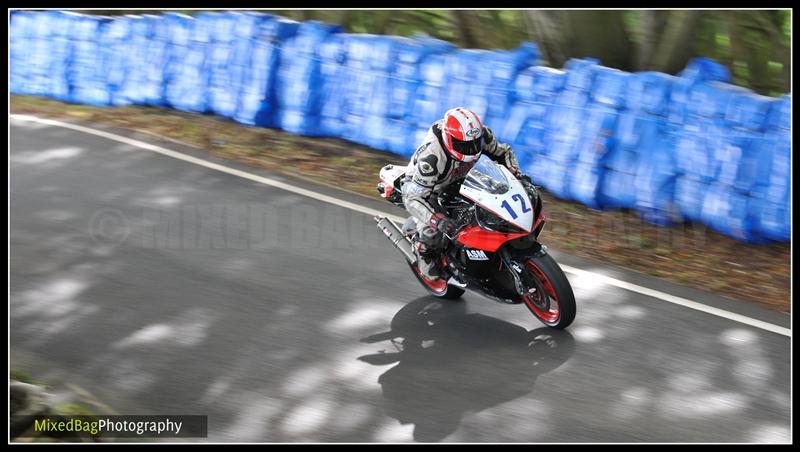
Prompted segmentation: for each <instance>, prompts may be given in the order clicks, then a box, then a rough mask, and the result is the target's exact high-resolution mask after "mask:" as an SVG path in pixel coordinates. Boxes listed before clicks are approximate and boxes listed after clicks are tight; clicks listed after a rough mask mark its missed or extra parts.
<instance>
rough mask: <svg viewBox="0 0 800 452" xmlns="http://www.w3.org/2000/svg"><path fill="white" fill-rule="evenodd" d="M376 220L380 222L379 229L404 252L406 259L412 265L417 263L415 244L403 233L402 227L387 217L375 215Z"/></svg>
mask: <svg viewBox="0 0 800 452" xmlns="http://www.w3.org/2000/svg"><path fill="white" fill-rule="evenodd" d="M374 220H375V222H376V223H377V224H378V229H380V230H381V231H383V233H384V235H386V238H388V239H389V241H390V242H392V245H394V246H395V247H396V248H397V249H398V250H400V252H401V253H403V256H405V258H406V260H407V261H408V262H409V263H410V264H411V265H414V264H415V263H417V254H416V253H414V245H413V244H412V243H411V240H409V239H408V237H406V236H405V235H404V234H403V232H402V231H401V230H400V228H399V227H397V225H396V224H395V223H394V221H392V220H390V219H388V218H386V217H374Z"/></svg>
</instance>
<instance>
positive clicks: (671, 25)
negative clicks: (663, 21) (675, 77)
mask: <svg viewBox="0 0 800 452" xmlns="http://www.w3.org/2000/svg"><path fill="white" fill-rule="evenodd" d="M702 15H703V12H702V11H697V10H690V11H670V15H669V19H668V22H667V25H666V28H665V30H664V34H663V36H662V37H661V40H660V42H659V43H658V47H657V48H656V52H655V55H654V60H653V62H654V64H653V69H655V70H657V71H661V72H666V73H668V74H675V73H678V72H680V71H681V70H682V69H683V68H684V67H686V63H688V62H689V59H690V58H692V57H693V56H694V48H693V46H692V44H693V39H694V36H695V33H696V31H697V27H698V26H699V25H700V21H701V19H702Z"/></svg>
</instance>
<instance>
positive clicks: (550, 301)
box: [522, 260, 561, 323]
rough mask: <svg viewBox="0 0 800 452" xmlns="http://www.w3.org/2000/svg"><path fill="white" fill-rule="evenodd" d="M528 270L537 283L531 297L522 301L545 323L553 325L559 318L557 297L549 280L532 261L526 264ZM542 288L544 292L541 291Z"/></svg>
mask: <svg viewBox="0 0 800 452" xmlns="http://www.w3.org/2000/svg"><path fill="white" fill-rule="evenodd" d="M526 265H527V267H528V269H529V270H530V271H531V272H532V273H533V276H534V277H535V278H536V280H537V281H538V284H536V285H537V286H539V287H536V288H535V289H536V292H535V294H534V295H533V296H529V295H525V296H523V297H522V300H523V301H524V302H525V304H526V305H527V306H528V309H530V310H531V311H533V313H534V314H536V316H537V317H539V318H540V319H541V320H542V321H543V322H545V323H555V322H557V321H558V319H559V317H561V309H560V305H559V302H558V295H557V294H556V289H555V287H553V283H551V282H550V278H548V277H547V275H546V274H545V273H544V272H543V271H542V269H541V268H539V266H538V265H536V264H535V263H534V262H533V261H532V260H528V261H527V262H526ZM542 288H544V291H542V290H541V289H542Z"/></svg>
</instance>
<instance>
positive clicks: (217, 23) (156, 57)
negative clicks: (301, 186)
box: [9, 11, 791, 243]
mask: <svg viewBox="0 0 800 452" xmlns="http://www.w3.org/2000/svg"><path fill="white" fill-rule="evenodd" d="M9 44H10V49H9V75H10V79H9V90H10V92H12V93H15V94H32V95H41V96H48V97H52V98H55V99H60V100H64V101H69V102H77V103H84V104H91V105H129V104H142V105H154V106H167V107H172V108H177V109H180V110H184V111H192V112H212V113H215V114H217V115H220V116H224V117H231V118H233V119H235V120H236V121H239V122H241V123H244V124H249V125H255V126H262V127H280V128H282V129H284V130H286V131H289V132H292V133H298V134H304V135H312V136H319V135H324V136H331V137H338V138H344V139H347V140H350V141H353V142H356V143H361V144H365V145H368V146H371V147H373V148H377V149H383V150H388V151H391V152H395V153H397V154H400V155H403V156H410V155H411V154H412V153H413V152H414V150H415V149H416V146H417V145H418V144H419V143H420V142H421V141H422V140H423V137H424V136H425V134H426V133H427V131H428V128H429V127H430V124H431V123H432V122H433V121H435V120H438V119H440V118H441V117H442V114H443V113H444V111H446V110H447V109H449V108H452V107H454V106H465V107H468V108H471V109H473V110H475V111H476V113H477V114H478V115H479V116H480V117H481V119H482V120H483V122H484V124H485V125H487V126H489V127H490V128H492V129H493V131H494V133H495V134H496V135H497V137H498V138H499V139H500V140H501V141H503V142H507V143H510V144H511V145H512V146H513V147H514V149H515V151H516V153H517V156H518V159H519V161H520V164H521V166H522V167H523V169H524V170H525V171H526V172H527V173H528V174H530V175H531V176H532V177H533V179H534V181H535V182H536V183H538V184H541V185H543V186H544V187H545V188H547V189H548V190H549V191H550V192H551V193H553V194H554V195H555V196H558V197H561V198H564V199H574V200H577V201H579V202H582V203H584V204H585V205H588V206H590V207H593V208H598V209H603V208H635V209H636V210H637V211H638V212H639V214H640V215H641V216H642V218H644V219H645V220H646V221H649V222H652V223H654V224H658V225H669V224H674V223H676V222H680V221H682V220H688V221H699V222H702V223H704V224H707V225H708V226H710V227H711V228H713V229H715V230H717V231H720V232H721V233H723V234H727V235H730V236H732V237H735V238H736V239H738V240H741V241H745V242H752V243H760V242H763V241H766V240H788V239H789V237H790V228H789V226H790V211H791V197H790V193H789V191H790V190H789V187H790V185H791V165H790V162H791V142H790V133H791V96H790V95H788V94H787V95H785V96H783V97H781V98H777V99H775V98H771V97H765V96H760V95H757V94H755V93H753V92H752V91H750V90H748V89H745V88H741V87H737V86H734V85H731V84H730V82H731V76H730V73H729V72H728V70H727V69H726V68H725V67H724V66H722V65H720V64H718V63H716V62H714V61H712V60H709V59H706V58H697V59H694V60H692V61H691V62H690V63H689V64H688V65H687V67H686V68H685V69H684V70H683V71H681V73H680V74H678V76H671V75H667V74H662V73H657V72H641V73H634V74H630V73H626V72H622V71H618V70H616V69H612V68H608V67H604V66H601V65H600V62H599V61H598V60H596V59H593V58H585V59H571V60H569V61H568V62H567V63H566V65H565V68H564V69H563V70H557V69H552V68H547V67H542V66H535V64H536V62H537V60H538V58H539V53H538V48H537V47H536V45H535V44H531V43H524V44H522V45H521V46H520V47H518V48H517V49H513V50H506V51H490V50H475V49H457V48H455V47H454V46H453V45H452V44H450V43H447V42H444V41H440V40H436V39H433V38H430V37H427V36H415V37H413V38H401V37H396V36H374V35H365V34H344V33H342V29H341V27H338V26H334V25H330V24H322V23H319V22H314V21H311V22H305V23H297V22H293V21H289V20H286V19H282V18H279V17H276V16H272V15H269V14H262V13H250V12H225V13H217V12H200V13H198V14H197V15H196V16H194V17H189V16H185V15H181V14H176V13H166V14H163V15H159V16H153V15H144V16H121V17H116V18H108V17H100V16H90V15H84V14H80V13H74V12H62V11H42V12H29V11H11V14H10V23H9Z"/></svg>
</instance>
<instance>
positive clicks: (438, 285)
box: [411, 264, 447, 293]
mask: <svg viewBox="0 0 800 452" xmlns="http://www.w3.org/2000/svg"><path fill="white" fill-rule="evenodd" d="M411 268H413V269H414V273H416V274H417V277H418V278H419V280H420V281H422V284H425V286H427V287H428V288H429V289H431V290H432V291H434V292H436V293H442V292H444V291H446V290H447V281H445V280H444V279H442V278H439V279H437V280H436V281H430V280H428V278H426V277H424V276H422V272H420V270H419V265H417V264H414V265H412V266H411Z"/></svg>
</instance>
